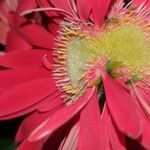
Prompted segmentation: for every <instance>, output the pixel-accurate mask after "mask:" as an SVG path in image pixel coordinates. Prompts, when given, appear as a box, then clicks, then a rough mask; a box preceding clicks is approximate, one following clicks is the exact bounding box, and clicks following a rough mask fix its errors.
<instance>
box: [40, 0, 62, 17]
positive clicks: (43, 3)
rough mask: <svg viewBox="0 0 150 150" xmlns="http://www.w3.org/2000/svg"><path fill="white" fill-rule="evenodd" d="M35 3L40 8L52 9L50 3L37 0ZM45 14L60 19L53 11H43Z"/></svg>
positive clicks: (46, 0)
mask: <svg viewBox="0 0 150 150" xmlns="http://www.w3.org/2000/svg"><path fill="white" fill-rule="evenodd" d="M37 3H38V5H39V6H40V7H43V8H44V7H53V6H52V4H51V3H49V1H48V0H37ZM45 13H46V14H47V16H49V17H56V18H58V17H60V15H59V14H58V13H57V12H55V11H45Z"/></svg>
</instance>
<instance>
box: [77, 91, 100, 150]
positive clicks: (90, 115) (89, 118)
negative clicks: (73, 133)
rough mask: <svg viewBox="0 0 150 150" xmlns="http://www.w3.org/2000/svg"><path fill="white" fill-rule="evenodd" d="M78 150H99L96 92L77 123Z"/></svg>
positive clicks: (98, 110)
mask: <svg viewBox="0 0 150 150" xmlns="http://www.w3.org/2000/svg"><path fill="white" fill-rule="evenodd" d="M79 126H80V128H79V140H78V147H77V149H78V150H84V149H85V150H91V148H92V150H98V149H99V150H100V149H101V141H100V137H101V134H102V128H101V119H100V109H99V104H98V93H97V91H96V92H95V93H94V95H93V96H92V97H91V99H90V101H89V103H88V104H87V105H86V107H85V108H84V109H83V110H82V112H81V115H80V121H79Z"/></svg>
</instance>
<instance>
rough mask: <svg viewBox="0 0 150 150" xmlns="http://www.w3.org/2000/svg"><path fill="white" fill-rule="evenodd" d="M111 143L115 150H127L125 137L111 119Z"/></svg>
mask: <svg viewBox="0 0 150 150" xmlns="http://www.w3.org/2000/svg"><path fill="white" fill-rule="evenodd" d="M109 127H110V129H109V130H110V131H109V137H110V143H111V147H112V149H113V150H126V145H125V136H124V135H123V133H121V132H120V131H119V130H118V129H117V128H116V126H115V124H114V123H113V122H112V120H111V118H110V126H109Z"/></svg>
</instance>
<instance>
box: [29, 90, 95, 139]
mask: <svg viewBox="0 0 150 150" xmlns="http://www.w3.org/2000/svg"><path fill="white" fill-rule="evenodd" d="M93 92H94V89H88V90H87V91H86V92H85V93H84V95H82V96H81V97H80V98H79V99H78V101H76V102H75V103H74V104H72V105H70V106H66V107H65V108H63V109H61V110H59V111H57V112H56V113H55V114H54V115H53V116H51V117H50V118H49V119H48V120H47V121H45V122H43V123H42V124H41V125H40V126H39V127H37V128H36V129H35V130H34V131H33V133H32V134H31V135H30V136H29V141H35V140H40V139H42V138H47V137H49V136H50V135H51V134H52V133H53V132H54V131H55V130H57V129H58V128H59V127H61V126H62V125H64V124H65V123H67V122H68V121H69V120H70V119H71V118H73V117H74V116H75V115H76V114H77V113H79V112H80V111H81V110H82V109H83V108H84V106H85V105H86V104H87V103H88V101H89V100H90V98H91V96H92V95H93Z"/></svg>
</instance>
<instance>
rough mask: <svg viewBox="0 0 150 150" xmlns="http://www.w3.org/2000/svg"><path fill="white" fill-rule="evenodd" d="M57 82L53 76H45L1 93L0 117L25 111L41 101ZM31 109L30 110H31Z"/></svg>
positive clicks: (51, 91)
mask: <svg viewBox="0 0 150 150" xmlns="http://www.w3.org/2000/svg"><path fill="white" fill-rule="evenodd" d="M55 90H56V88H55V83H54V82H53V80H52V79H51V78H43V79H38V80H33V81H31V82H26V83H24V84H21V85H18V86H15V87H13V88H11V89H9V90H7V91H5V92H4V93H2V94H1V95H0V119H3V118H5V117H7V116H8V117H7V118H9V116H10V117H11V115H13V114H15V116H18V114H17V113H19V115H20V112H21V111H24V110H25V109H28V108H29V107H31V110H34V109H35V108H34V107H33V109H32V106H33V105H35V104H37V103H39V102H41V101H42V100H43V99H44V98H46V97H48V96H49V95H51V94H52V93H53V92H54V91H55ZM31 110H30V111H31ZM23 114H24V113H23Z"/></svg>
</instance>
